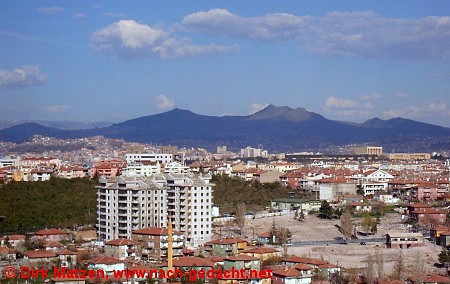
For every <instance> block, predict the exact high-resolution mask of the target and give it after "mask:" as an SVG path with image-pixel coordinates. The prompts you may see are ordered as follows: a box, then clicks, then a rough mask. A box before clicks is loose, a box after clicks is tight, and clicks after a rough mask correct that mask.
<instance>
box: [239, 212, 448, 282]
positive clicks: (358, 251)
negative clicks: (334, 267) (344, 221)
mask: <svg viewBox="0 0 450 284" xmlns="http://www.w3.org/2000/svg"><path fill="white" fill-rule="evenodd" d="M274 220H275V224H276V226H277V227H278V226H279V227H287V228H289V230H290V231H291V232H292V241H293V242H296V241H319V240H332V239H334V238H337V237H343V236H342V234H341V233H340V232H339V230H338V229H337V227H336V226H335V225H336V224H339V223H340V221H339V220H322V219H319V218H317V217H316V216H306V218H305V220H304V221H302V222H300V221H297V220H294V219H293V216H292V215H285V216H276V217H266V218H261V219H253V220H247V222H246V227H247V228H253V230H254V231H255V233H256V234H258V233H262V232H265V231H268V230H270V227H271V226H272V224H273V221H274ZM357 222H359V220H358V219H354V223H357ZM253 230H252V229H250V231H253ZM406 230H407V228H406V226H404V225H403V224H402V222H401V215H399V214H389V215H386V216H385V217H384V218H383V219H382V220H381V223H380V225H379V226H378V233H377V234H376V235H374V236H371V237H384V235H385V234H386V233H387V232H389V231H391V232H392V231H406ZM280 250H282V249H281V248H280ZM376 250H378V251H379V253H380V254H381V255H382V256H383V259H384V272H385V275H390V274H391V273H392V272H393V270H394V267H395V266H396V265H397V263H398V259H399V257H400V249H388V248H386V247H385V245H384V244H383V243H377V244H375V243H367V245H360V244H359V243H358V244H348V245H328V246H302V247H294V246H291V247H288V248H287V253H288V254H289V255H298V256H305V257H313V258H319V259H324V260H326V261H329V262H331V263H335V264H339V265H340V266H343V267H345V268H361V269H362V268H364V267H366V259H367V256H368V255H369V254H372V255H374V254H375V251H376ZM440 250H441V247H439V246H435V245H434V244H432V243H430V242H429V241H428V240H425V246H423V247H419V248H410V249H403V250H402V251H401V257H402V260H403V263H404V267H405V268H404V275H405V276H408V275H410V274H411V273H412V271H413V270H414V269H413V268H414V267H418V266H422V267H423V266H424V269H425V271H426V273H444V272H445V270H444V269H439V268H436V267H435V266H434V263H436V262H437V254H438V253H439V252H440Z"/></svg>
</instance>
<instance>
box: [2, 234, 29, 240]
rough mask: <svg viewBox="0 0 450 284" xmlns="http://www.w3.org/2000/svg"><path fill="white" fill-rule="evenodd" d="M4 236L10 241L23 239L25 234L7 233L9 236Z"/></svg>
mask: <svg viewBox="0 0 450 284" xmlns="http://www.w3.org/2000/svg"><path fill="white" fill-rule="evenodd" d="M5 238H8V239H9V240H11V241H24V240H25V238H26V237H25V235H9V236H5Z"/></svg>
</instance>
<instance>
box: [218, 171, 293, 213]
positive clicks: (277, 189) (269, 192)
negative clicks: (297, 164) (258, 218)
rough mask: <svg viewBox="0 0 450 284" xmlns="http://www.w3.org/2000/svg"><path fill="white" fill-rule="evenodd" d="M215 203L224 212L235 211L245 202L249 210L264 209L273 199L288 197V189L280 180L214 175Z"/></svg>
mask: <svg viewBox="0 0 450 284" xmlns="http://www.w3.org/2000/svg"><path fill="white" fill-rule="evenodd" d="M212 181H213V182H214V183H215V185H216V186H215V187H214V204H216V205H218V206H219V207H220V210H221V211H222V212H235V210H236V209H237V205H238V204H239V203H242V202H244V203H245V205H246V209H248V210H253V211H257V210H263V209H264V208H265V207H266V206H267V205H268V204H269V202H270V201H271V200H273V199H276V198H282V197H286V196H287V193H288V191H287V190H286V188H284V187H283V186H282V185H281V184H280V183H279V182H273V183H264V184H262V183H260V182H258V181H245V180H243V179H240V178H232V177H229V176H226V175H224V176H219V175H217V176H214V177H213V180H212Z"/></svg>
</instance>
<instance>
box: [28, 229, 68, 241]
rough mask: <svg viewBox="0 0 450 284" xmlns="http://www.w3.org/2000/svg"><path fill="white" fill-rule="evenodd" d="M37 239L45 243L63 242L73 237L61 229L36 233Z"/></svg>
mask: <svg viewBox="0 0 450 284" xmlns="http://www.w3.org/2000/svg"><path fill="white" fill-rule="evenodd" d="M34 235H35V237H36V238H40V239H43V240H44V241H45V242H47V243H48V242H61V241H64V240H70V239H71V235H70V234H69V233H67V232H65V231H62V230H59V229H54V228H52V229H45V230H40V231H37V232H35V233H34Z"/></svg>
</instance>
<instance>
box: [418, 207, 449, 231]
mask: <svg viewBox="0 0 450 284" xmlns="http://www.w3.org/2000/svg"><path fill="white" fill-rule="evenodd" d="M411 218H412V219H413V220H416V221H417V222H418V224H419V226H422V227H428V228H430V227H432V226H437V225H444V224H445V223H446V221H447V212H445V211H443V210H438V209H435V208H416V209H415V210H414V211H413V212H412V213H411Z"/></svg>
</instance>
